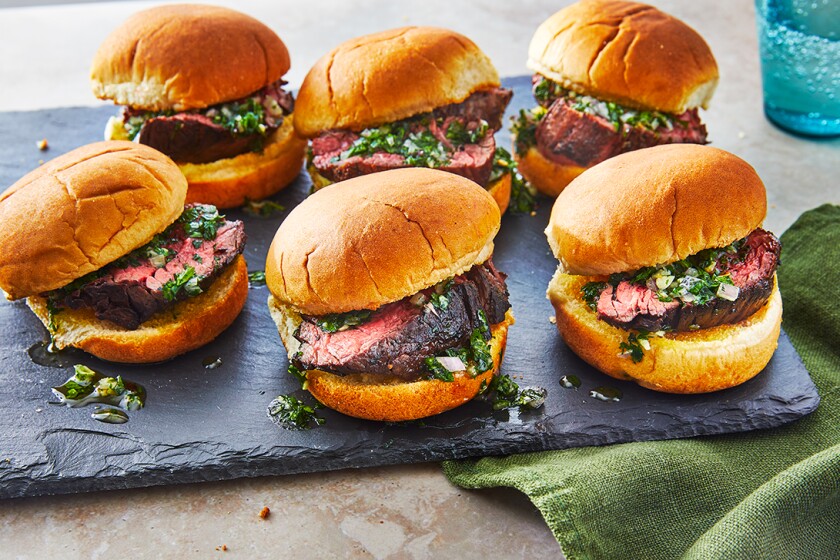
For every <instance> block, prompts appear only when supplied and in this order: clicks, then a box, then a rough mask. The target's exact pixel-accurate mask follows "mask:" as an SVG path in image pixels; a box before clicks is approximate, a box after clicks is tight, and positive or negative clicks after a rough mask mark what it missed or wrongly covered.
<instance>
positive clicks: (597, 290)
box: [580, 282, 607, 311]
mask: <svg viewBox="0 0 840 560" xmlns="http://www.w3.org/2000/svg"><path fill="white" fill-rule="evenodd" d="M606 287H607V284H606V282H589V283H587V284H584V286H583V287H582V288H581V289H580V291H581V292H582V293H583V301H585V302H586V305H588V306H589V307H590V308H591V309H592V310H593V311H595V309H597V307H598V298H599V297H600V296H601V292H603V291H604V288H606Z"/></svg>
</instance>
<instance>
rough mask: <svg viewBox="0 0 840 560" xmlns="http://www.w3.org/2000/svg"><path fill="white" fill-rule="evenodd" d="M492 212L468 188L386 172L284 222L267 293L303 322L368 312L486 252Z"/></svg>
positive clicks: (423, 172) (417, 171) (314, 201)
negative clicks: (302, 317)
mask: <svg viewBox="0 0 840 560" xmlns="http://www.w3.org/2000/svg"><path fill="white" fill-rule="evenodd" d="M499 223H500V213H499V207H498V205H497V204H496V201H495V200H494V199H493V197H492V196H491V195H490V194H489V193H488V192H487V191H486V190H484V189H482V188H481V187H479V186H478V185H477V184H475V183H474V182H472V181H470V180H469V179H465V178H463V177H460V176H458V175H454V174H452V173H447V172H445V171H437V170H433V169H425V168H407V169H395V170H392V171H383V172H381V173H373V174H371V175H365V176H362V177H357V178H355V179H349V180H347V181H342V182H340V183H336V184H335V185H332V186H330V187H328V188H326V189H322V190H320V191H318V192H316V193H315V194H313V195H312V196H310V197H309V198H307V199H306V200H304V201H303V202H302V203H301V204H300V205H298V206H297V207H296V208H295V209H294V210H293V211H292V212H291V213H290V214H289V215H288V217H287V218H286V219H285V220H284V221H283V223H282V224H281V225H280V228H279V229H278V230H277V234H276V235H275V236H274V240H273V241H272V243H271V247H270V248H269V250H268V257H267V260H266V265H265V276H266V282H267V284H268V288H269V290H271V292H272V293H273V294H274V296H275V297H277V299H278V300H280V301H281V302H282V303H283V304H287V305H291V306H293V307H294V308H296V309H297V310H299V311H301V312H303V313H307V314H311V315H323V314H326V313H343V312H346V311H351V310H355V309H376V308H378V307H380V306H382V305H384V304H386V303H389V302H392V301H397V300H400V299H402V298H404V297H406V296H409V295H412V294H415V293H417V292H418V291H420V290H421V289H423V288H427V287H429V286H431V285H433V284H436V283H438V282H440V281H442V280H445V279H446V278H449V277H451V276H455V275H457V274H460V273H462V272H464V271H466V270H467V269H469V268H470V267H471V266H473V265H474V264H476V263H481V262H484V261H485V260H487V259H488V258H489V257H490V255H491V254H492V252H493V237H494V236H495V235H496V232H497V231H498V230H499Z"/></svg>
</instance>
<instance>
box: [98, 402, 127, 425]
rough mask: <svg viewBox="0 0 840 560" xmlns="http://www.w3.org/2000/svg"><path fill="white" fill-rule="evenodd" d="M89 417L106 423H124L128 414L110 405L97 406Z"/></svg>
mask: <svg viewBox="0 0 840 560" xmlns="http://www.w3.org/2000/svg"><path fill="white" fill-rule="evenodd" d="M90 417H91V418H93V419H94V420H99V421H100V422H105V423H106V424H125V423H126V422H128V414H126V413H125V412H123V411H122V410H120V409H119V408H114V407H112V406H106V407H99V406H97V407H95V408H94V409H93V412H91V413H90Z"/></svg>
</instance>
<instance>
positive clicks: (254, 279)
mask: <svg viewBox="0 0 840 560" xmlns="http://www.w3.org/2000/svg"><path fill="white" fill-rule="evenodd" d="M248 283H249V284H250V285H251V287H252V288H254V287H256V286H265V271H264V270H255V271H253V272H249V273H248Z"/></svg>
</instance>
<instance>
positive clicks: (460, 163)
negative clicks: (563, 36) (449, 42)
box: [312, 88, 513, 186]
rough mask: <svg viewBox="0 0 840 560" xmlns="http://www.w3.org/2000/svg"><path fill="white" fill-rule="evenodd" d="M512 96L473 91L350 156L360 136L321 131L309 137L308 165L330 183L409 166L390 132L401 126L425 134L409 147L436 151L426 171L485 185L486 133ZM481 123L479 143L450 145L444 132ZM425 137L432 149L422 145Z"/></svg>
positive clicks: (489, 163)
mask: <svg viewBox="0 0 840 560" xmlns="http://www.w3.org/2000/svg"><path fill="white" fill-rule="evenodd" d="M512 95H513V92H512V91H511V90H508V89H504V88H494V89H491V90H485V91H479V92H476V93H474V94H472V95H471V96H470V97H468V98H467V99H466V100H465V101H463V102H461V103H454V104H452V105H446V106H444V107H440V108H438V109H435V110H434V111H433V112H432V113H430V114H426V115H422V116H418V117H412V118H410V119H406V120H404V121H399V123H394V124H393V125H392V127H393V129H394V138H395V139H394V140H393V142H392V143H386V144H384V145H383V147H382V148H378V147H377V148H376V149H375V150H371V152H365V153H364V154H359V155H355V154H354V155H350V153H348V151H349V150H350V149H351V148H352V147H353V145H354V143H355V142H356V141H357V140H359V139H360V137H361V134H360V133H357V132H353V131H350V130H328V131H325V132H323V133H322V134H321V135H320V136H317V137H315V138H313V139H312V164H313V165H314V166H315V168H316V169H317V170H318V173H320V174H321V175H323V176H324V177H325V178H327V179H329V180H330V181H333V182H338V181H344V180H347V179H351V178H353V177H359V176H361V175H367V174H368V173H376V172H378V171H385V170H388V169H398V168H402V167H415V166H417V165H418V164H417V163H415V162H413V161H408V160H407V156H406V153H408V152H407V151H403V152H402V153H400V151H401V150H400V149H399V148H400V146H403V142H405V140H406V139H405V138H403V137H402V136H401V133H399V132H397V131H396V129H402V128H406V127H407V128H408V129H410V132H411V134H413V135H415V136H423V135H425V140H424V141H417V140H413V145H414V146H418V145H422V146H423V148H426V149H432V151H434V152H436V157H434V158H431V159H429V160H428V161H429V162H430V163H428V166H429V167H434V168H436V169H441V170H443V171H449V172H450V173H455V174H456V175H461V176H462V177H466V178H468V179H471V180H472V181H475V182H476V183H478V184H479V185H482V186H487V183H488V182H489V180H490V174H491V173H492V170H493V156H494V154H495V152H496V140H495V138H494V137H493V133H492V131H493V130H497V129H498V128H499V127H501V122H502V116H503V115H504V112H505V108H506V107H507V105H508V103H509V102H510V98H511V96H512ZM482 121H484V122H486V123H487V127H488V128H489V130H487V132H486V133H485V134H484V136H483V137H482V138H481V139H480V140H477V141H476V140H473V141H472V142H470V141H466V142H464V141H463V140H462V141H460V142H453V140H452V137H450V135H449V134H448V132H449V129H450V126H455V127H456V128H457V129H459V130H468V131H472V130H475V129H477V128H479V127H482V126H484V125H482ZM457 136H458V135H456V136H455V137H457ZM429 138H431V140H432V144H433V145H434V146H428V140H429ZM397 144H398V145H397ZM411 152H412V153H414V154H415V156H417V155H420V156H421V157H418V158H416V159H420V160H423V159H424V158H423V157H422V150H421V152H417V149H416V148H413V149H412V150H411ZM421 165H422V164H421Z"/></svg>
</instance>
